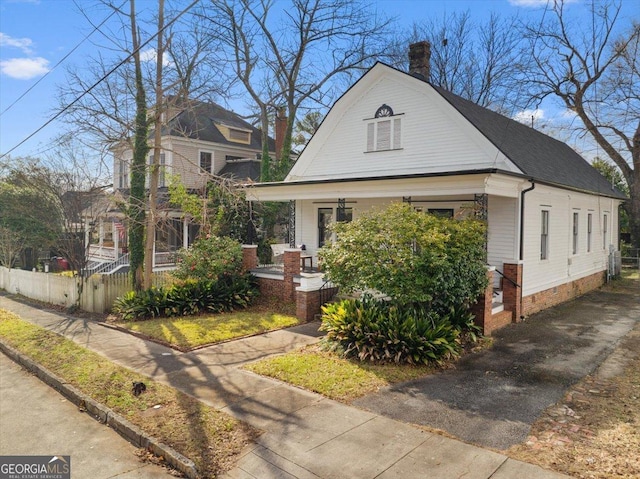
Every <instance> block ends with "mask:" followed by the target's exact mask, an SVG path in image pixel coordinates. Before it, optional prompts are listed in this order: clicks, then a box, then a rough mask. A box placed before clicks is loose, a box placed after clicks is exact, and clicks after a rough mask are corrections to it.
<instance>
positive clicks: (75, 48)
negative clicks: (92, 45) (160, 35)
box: [0, 0, 126, 117]
mask: <svg viewBox="0 0 640 479" xmlns="http://www.w3.org/2000/svg"><path fill="white" fill-rule="evenodd" d="M125 1H126V0H125ZM124 3H125V2H122V5H120V7H118V9H120V8H122V6H123V5H124ZM115 13H116V10H114V11H113V12H111V14H110V15H109V16H108V17H107V18H105V19H104V20H103V21H102V22H101V23H100V25H98V26H96V27H95V28H94V29H93V30H92V31H91V33H89V34H88V35H86V36H85V37H84V38H83V39H82V40H80V42H79V43H78V44H77V45H76V46H75V47H73V48H72V49H71V51H70V52H69V53H67V54H66V55H65V56H64V57H62V59H60V61H59V62H58V63H56V64H55V65H54V66H53V68H51V70H49V71H48V72H47V73H45V74H44V75H43V76H42V77H40V78H39V79H38V81H37V82H35V83H34V84H33V85H31V86H30V87H29V88H28V89H27V90H26V91H25V92H24V93H23V94H22V95H20V96H19V97H18V98H16V100H15V101H14V102H13V103H12V104H11V105H9V106H8V107H6V108H5V109H4V110H3V111H2V113H0V117H1V116H2V115H4V114H5V113H6V112H7V111H9V110H10V109H11V108H13V106H14V105H15V104H16V103H18V102H19V101H20V100H22V99H23V98H24V97H25V96H26V95H27V94H28V93H29V92H30V91H31V90H33V89H34V88H35V87H36V86H38V84H39V83H40V82H41V81H42V80H44V79H45V78H47V76H49V73H51V72H52V71H53V70H55V69H56V68H57V67H59V66H60V64H62V62H64V61H65V60H66V59H67V58H69V57H70V56H71V55H72V54H73V52H75V51H76V50H77V49H78V48H80V45H82V44H83V43H84V42H86V41H87V40H88V39H89V37H90V36H91V35H93V34H94V33H95V32H96V31H98V30H99V29H100V27H102V25H104V24H105V23H107V21H108V20H109V19H110V18H111V17H112V16H114V15H115Z"/></svg>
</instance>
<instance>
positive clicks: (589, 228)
mask: <svg viewBox="0 0 640 479" xmlns="http://www.w3.org/2000/svg"><path fill="white" fill-rule="evenodd" d="M592 232H593V214H592V213H589V214H587V253H590V252H591V237H592Z"/></svg>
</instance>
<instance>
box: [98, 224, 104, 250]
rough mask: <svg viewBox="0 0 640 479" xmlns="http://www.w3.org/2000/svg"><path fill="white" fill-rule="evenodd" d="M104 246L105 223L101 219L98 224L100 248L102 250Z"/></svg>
mask: <svg viewBox="0 0 640 479" xmlns="http://www.w3.org/2000/svg"><path fill="white" fill-rule="evenodd" d="M103 244H104V222H103V221H102V218H100V222H99V223H98V246H100V249H102V245H103Z"/></svg>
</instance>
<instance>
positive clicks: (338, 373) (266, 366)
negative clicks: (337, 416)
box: [245, 346, 437, 402]
mask: <svg viewBox="0 0 640 479" xmlns="http://www.w3.org/2000/svg"><path fill="white" fill-rule="evenodd" d="M245 369H248V370H249V371H253V372H255V373H257V374H262V375H264V376H270V377H273V378H276V379H280V380H281V381H285V382H287V383H290V384H293V385H295V386H299V387H302V388H305V389H308V390H310V391H314V392H317V393H319V394H322V395H323V396H326V397H328V398H331V399H335V400H337V401H344V402H349V401H352V400H354V399H357V398H359V397H361V396H364V395H366V394H369V393H371V392H374V391H376V390H377V389H379V388H381V387H384V386H387V385H389V384H393V383H398V382H404V381H410V380H412V379H417V378H420V377H423V376H426V375H428V374H431V373H433V372H434V371H436V370H437V367H435V366H426V365H421V366H411V365H408V364H402V365H400V364H371V363H361V362H359V361H355V360H348V359H343V358H341V357H340V356H339V355H338V354H336V353H333V352H329V351H322V350H321V349H320V348H319V347H317V346H310V347H307V348H304V349H302V350H298V351H293V352H291V353H288V354H284V355H282V356H275V357H272V358H267V359H264V360H261V361H258V362H255V363H251V364H248V365H246V366H245Z"/></svg>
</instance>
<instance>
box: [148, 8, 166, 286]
mask: <svg viewBox="0 0 640 479" xmlns="http://www.w3.org/2000/svg"><path fill="white" fill-rule="evenodd" d="M163 28H164V0H159V2H158V37H157V40H158V42H157V47H156V108H155V116H154V129H155V130H154V137H153V162H152V163H151V166H150V173H149V215H148V216H147V239H146V245H145V261H144V285H143V286H144V289H150V288H151V283H152V279H153V262H154V250H153V245H154V243H155V240H156V224H157V222H158V215H157V210H158V183H159V176H160V150H161V149H162V109H163V104H164V102H163V101H162V100H163V99H162V57H163V53H164V44H163V40H162V30H163Z"/></svg>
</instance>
